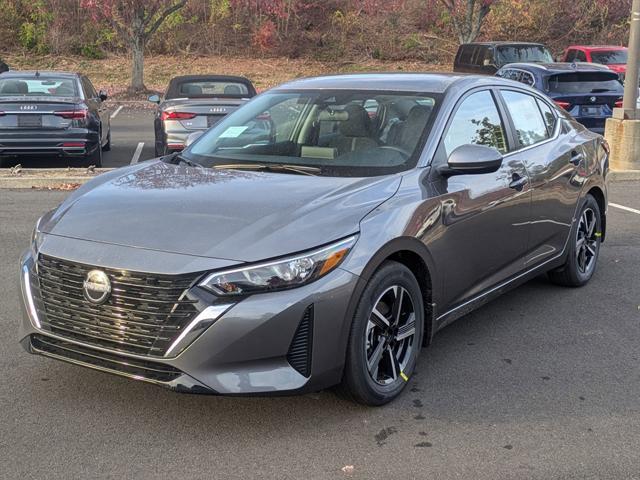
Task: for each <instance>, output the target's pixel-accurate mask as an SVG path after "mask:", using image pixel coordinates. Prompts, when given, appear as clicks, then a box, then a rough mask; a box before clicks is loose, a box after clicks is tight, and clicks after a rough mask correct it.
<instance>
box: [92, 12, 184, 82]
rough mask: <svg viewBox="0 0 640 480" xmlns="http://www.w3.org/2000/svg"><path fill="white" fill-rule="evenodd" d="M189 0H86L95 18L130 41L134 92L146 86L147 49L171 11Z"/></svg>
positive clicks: (126, 41) (124, 39) (126, 40)
mask: <svg viewBox="0 0 640 480" xmlns="http://www.w3.org/2000/svg"><path fill="white" fill-rule="evenodd" d="M186 3H187V0H84V2H83V6H84V7H85V8H87V9H89V10H90V11H91V12H92V14H93V17H94V18H95V19H104V20H106V21H107V22H108V23H109V25H111V27H112V28H113V29H114V31H115V32H116V33H117V35H118V36H119V37H120V38H121V39H122V40H123V41H124V42H125V43H126V44H127V46H128V47H129V51H130V53H131V84H130V85H129V91H130V92H131V93H136V92H142V91H145V90H146V87H145V86H144V49H145V46H146V44H147V42H148V41H149V40H150V39H151V37H152V36H153V34H155V33H156V32H157V31H158V28H160V26H161V25H162V23H163V22H164V21H165V20H166V19H167V17H168V16H169V15H171V14H172V13H174V12H177V11H178V10H180V9H181V8H182V7H184V6H185V5H186Z"/></svg>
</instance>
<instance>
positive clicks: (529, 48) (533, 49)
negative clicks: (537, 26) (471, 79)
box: [453, 42, 553, 75]
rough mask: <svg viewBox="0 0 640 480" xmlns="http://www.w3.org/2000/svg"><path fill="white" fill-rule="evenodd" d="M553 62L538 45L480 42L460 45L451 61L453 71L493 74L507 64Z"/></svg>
mask: <svg viewBox="0 0 640 480" xmlns="http://www.w3.org/2000/svg"><path fill="white" fill-rule="evenodd" d="M516 62H533V63H548V62H553V56H552V55H551V52H550V51H549V50H548V49H547V47H545V46H544V45H542V44H540V43H525V42H517V43H514V42H482V43H465V44H462V45H460V47H459V48H458V53H457V54H456V58H455V60H454V61H453V71H454V72H463V73H479V74H484V75H493V74H495V73H496V72H497V71H498V70H499V69H500V67H502V66H504V65H506V64H508V63H516Z"/></svg>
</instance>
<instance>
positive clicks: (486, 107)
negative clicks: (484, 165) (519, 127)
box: [444, 90, 507, 156]
mask: <svg viewBox="0 0 640 480" xmlns="http://www.w3.org/2000/svg"><path fill="white" fill-rule="evenodd" d="M470 143H471V144H476V145H485V146H487V147H493V148H495V149H496V150H498V151H500V152H501V153H506V152H507V142H506V136H505V129H504V124H503V123H502V119H501V118H500V114H499V113H498V107H497V106H496V103H495V101H494V99H493V95H492V94H491V92H490V91H488V90H484V91H481V92H477V93H474V94H472V95H469V96H468V97H467V98H465V99H464V100H463V101H462V103H461V104H460V107H459V108H458V109H457V110H456V113H455V114H454V116H453V119H452V120H451V124H450V125H449V128H448V129H447V133H446V134H445V136H444V149H445V153H446V155H447V156H449V155H450V154H451V152H453V151H454V150H455V149H456V148H458V147H459V146H461V145H467V144H470Z"/></svg>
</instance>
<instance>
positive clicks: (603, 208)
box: [587, 186, 607, 243]
mask: <svg viewBox="0 0 640 480" xmlns="http://www.w3.org/2000/svg"><path fill="white" fill-rule="evenodd" d="M587 195H591V196H592V197H593V198H595V199H596V202H597V203H598V207H599V208H600V225H601V226H602V232H601V233H602V237H601V238H600V242H601V243H602V242H604V239H605V236H606V233H607V200H606V197H605V195H604V192H603V191H602V189H601V188H600V187H598V186H593V187H591V188H590V189H589V190H588V191H587Z"/></svg>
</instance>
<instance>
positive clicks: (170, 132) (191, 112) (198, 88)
mask: <svg viewBox="0 0 640 480" xmlns="http://www.w3.org/2000/svg"><path fill="white" fill-rule="evenodd" d="M255 95H256V90H255V88H254V86H253V84H252V83H251V81H249V80H248V79H246V78H244V77H232V76H228V75H185V76H180V77H174V78H172V79H171V81H170V82H169V86H168V87H167V91H166V92H165V94H164V97H163V98H160V96H159V95H151V96H150V97H149V101H150V102H153V103H157V104H158V108H157V109H156V113H155V119H154V131H155V138H156V141H155V152H156V155H157V156H160V155H166V154H168V153H172V152H176V151H180V150H182V149H183V148H184V147H185V145H186V144H187V143H188V141H187V139H188V138H189V135H190V134H192V133H195V132H199V133H201V132H204V131H205V130H206V129H207V128H209V127H211V126H212V125H215V124H216V123H217V122H218V121H220V119H221V118H223V117H224V116H225V115H228V114H229V113H231V112H233V111H235V110H236V109H237V108H238V107H239V106H240V105H242V104H244V103H246V102H247V100H249V99H250V98H252V97H254V96H255Z"/></svg>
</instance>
